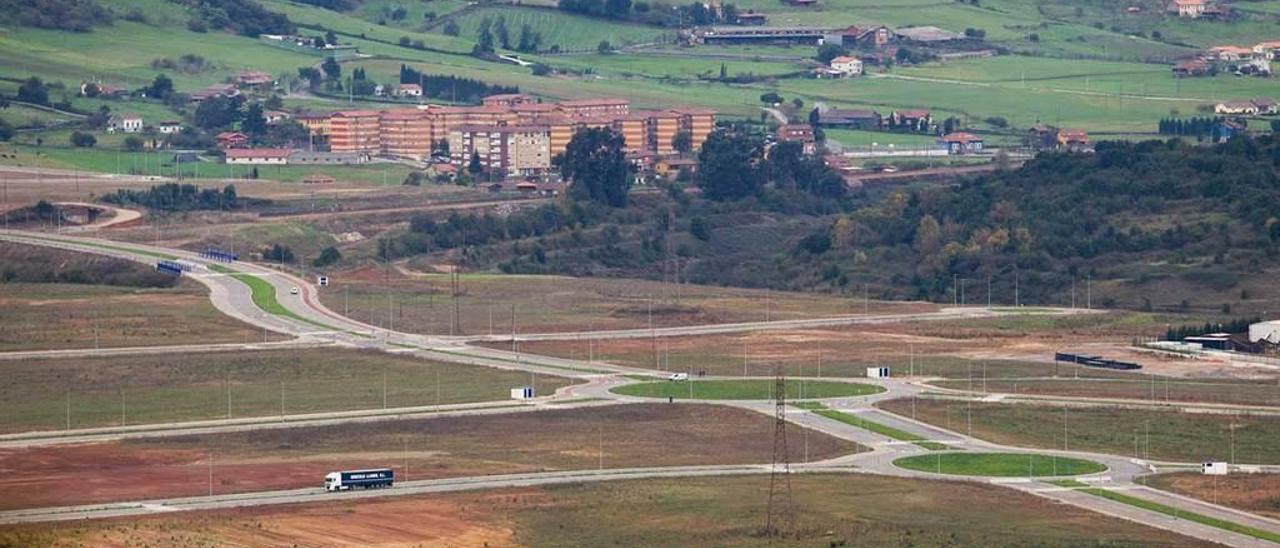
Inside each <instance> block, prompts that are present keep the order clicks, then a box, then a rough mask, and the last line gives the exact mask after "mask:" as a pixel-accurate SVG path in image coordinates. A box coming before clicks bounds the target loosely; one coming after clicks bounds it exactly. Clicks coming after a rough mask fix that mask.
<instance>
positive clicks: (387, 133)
mask: <svg viewBox="0 0 1280 548" xmlns="http://www.w3.org/2000/svg"><path fill="white" fill-rule="evenodd" d="M381 124H382V125H381V128H380V131H379V135H380V137H381V141H382V150H383V152H385V153H387V154H391V155H393V156H403V157H406V158H413V159H416V160H422V159H424V158H427V157H429V156H431V146H432V145H433V144H434V141H432V140H431V128H432V123H431V119H430V118H429V117H428V115H427V112H426V111H423V110H419V109H416V108H403V109H395V110H384V111H382V118H381Z"/></svg>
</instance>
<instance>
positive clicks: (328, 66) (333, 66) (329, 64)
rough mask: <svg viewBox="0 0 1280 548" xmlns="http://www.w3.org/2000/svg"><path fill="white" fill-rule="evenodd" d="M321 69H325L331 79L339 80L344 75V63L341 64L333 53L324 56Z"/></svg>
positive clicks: (326, 74) (325, 73)
mask: <svg viewBox="0 0 1280 548" xmlns="http://www.w3.org/2000/svg"><path fill="white" fill-rule="evenodd" d="M320 70H322V71H324V75H325V76H327V77H328V78H329V79H330V80H337V79H338V78H340V77H341V76H342V65H339V64H338V60H337V59H334V58H333V56H332V55H330V56H329V57H325V58H324V62H323V63H320Z"/></svg>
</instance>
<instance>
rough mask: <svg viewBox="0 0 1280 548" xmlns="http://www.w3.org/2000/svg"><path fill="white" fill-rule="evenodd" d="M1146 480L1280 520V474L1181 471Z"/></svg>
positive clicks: (1152, 483)
mask: <svg viewBox="0 0 1280 548" xmlns="http://www.w3.org/2000/svg"><path fill="white" fill-rule="evenodd" d="M1145 483H1146V484H1147V485H1149V486H1151V487H1155V488H1157V489H1163V490H1165V491H1172V492H1174V493H1178V494H1182V495H1187V496H1190V497H1195V498H1198V499H1200V500H1203V501H1208V502H1212V503H1214V504H1221V505H1223V506H1230V507H1232V508H1238V509H1240V510H1244V511H1246V512H1253V513H1256V514H1261V515H1263V516H1267V517H1270V518H1276V519H1280V474H1240V473H1233V474H1231V475H1227V476H1206V475H1204V474H1199V473H1195V472H1178V473H1175V474H1160V475H1158V476H1152V477H1150V478H1147V480H1146V481H1145Z"/></svg>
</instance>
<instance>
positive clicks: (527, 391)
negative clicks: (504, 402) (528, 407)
mask: <svg viewBox="0 0 1280 548" xmlns="http://www.w3.org/2000/svg"><path fill="white" fill-rule="evenodd" d="M511 399H513V400H531V399H533V387H532V386H521V387H518V388H512V389H511Z"/></svg>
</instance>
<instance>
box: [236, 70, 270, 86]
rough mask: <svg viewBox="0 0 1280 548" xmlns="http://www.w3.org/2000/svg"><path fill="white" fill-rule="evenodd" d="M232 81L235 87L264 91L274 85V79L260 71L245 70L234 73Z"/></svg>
mask: <svg viewBox="0 0 1280 548" xmlns="http://www.w3.org/2000/svg"><path fill="white" fill-rule="evenodd" d="M232 80H234V81H235V83H236V85H238V86H240V87H244V88H253V89H266V88H270V87H271V86H274V85H275V83H276V82H275V79H274V78H272V77H271V75H270V74H267V73H265V72H262V71H260V70H245V71H241V72H238V73H236V75H235V76H234V77H232Z"/></svg>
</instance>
